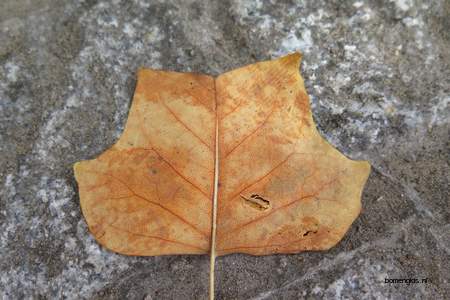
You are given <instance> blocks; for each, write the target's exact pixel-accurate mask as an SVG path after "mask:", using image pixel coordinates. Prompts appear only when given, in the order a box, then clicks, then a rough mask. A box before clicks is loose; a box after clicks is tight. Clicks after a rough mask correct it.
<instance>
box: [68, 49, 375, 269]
mask: <svg viewBox="0 0 450 300" xmlns="http://www.w3.org/2000/svg"><path fill="white" fill-rule="evenodd" d="M300 58H301V56H300V54H292V55H288V56H285V57H282V58H280V59H277V60H273V61H266V62H260V63H257V64H253V65H249V66H246V67H243V68H240V69H237V70H233V71H231V72H227V73H224V74H222V75H220V76H219V77H217V78H213V77H210V76H205V75H198V74H188V73H175V72H165V71H155V70H148V69H144V70H141V71H139V74H138V83H137V87H136V92H135V95H134V99H133V104H132V107H131V110H130V114H129V117H128V122H127V124H126V128H125V131H124V133H123V135H122V137H121V138H120V139H119V141H118V142H117V143H116V144H115V145H114V146H112V147H111V148H110V149H109V150H107V151H106V152H104V153H103V154H101V155H100V156H99V157H98V158H97V159H94V160H89V161H83V162H79V163H77V164H76V165H75V176H76V179H77V181H78V185H79V190H80V202H81V207H82V211H83V214H84V216H85V218H86V220H87V223H88V225H89V229H90V231H91V232H92V234H93V235H94V236H95V237H96V239H97V240H98V241H99V243H100V244H102V245H103V246H105V247H106V248H108V249H111V250H113V251H116V252H119V253H123V254H128V255H165V254H204V253H209V252H211V253H212V263H213V262H214V258H215V256H216V255H225V254H229V253H233V252H242V253H249V254H254V255H265V254H272V253H297V252H300V251H303V250H324V249H329V248H330V247H332V246H334V245H335V244H336V243H337V242H338V241H339V240H340V239H341V238H342V237H343V236H344V234H345V232H346V231H347V230H348V228H349V226H350V225H351V223H352V222H353V221H354V220H355V218H356V217H357V216H358V214H359V212H360V209H361V204H360V197H361V192H362V189H363V186H364V184H365V182H366V180H367V177H368V174H369V172H370V166H369V164H368V163H367V162H364V161H353V160H350V159H348V158H346V157H345V156H344V155H342V154H341V153H340V152H338V151H337V150H336V149H334V148H333V147H332V146H331V145H330V144H328V143H327V142H326V141H325V140H324V139H323V138H322V137H321V136H320V135H319V133H318V132H317V130H316V127H315V124H314V122H313V119H312V115H311V109H310V105H309V99H308V96H307V94H306V91H305V88H304V84H303V79H302V77H301V76H300V74H299V72H298V69H299V65H300ZM216 141H217V142H216ZM215 175H217V178H215ZM215 179H216V180H215ZM215 192H216V193H217V195H216V196H215ZM215 216H216V217H217V219H216V220H217V221H216V222H214V221H213V220H214V217H215ZM213 225H214V226H213ZM214 235H215V237H214ZM211 236H213V238H212V240H211ZM211 245H213V246H211ZM211 247H212V248H211ZM214 252H215V253H214Z"/></svg>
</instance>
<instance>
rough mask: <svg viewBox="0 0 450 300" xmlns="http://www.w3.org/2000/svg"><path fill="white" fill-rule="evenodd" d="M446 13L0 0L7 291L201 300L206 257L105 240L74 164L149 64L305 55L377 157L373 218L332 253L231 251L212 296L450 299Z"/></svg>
mask: <svg viewBox="0 0 450 300" xmlns="http://www.w3.org/2000/svg"><path fill="white" fill-rule="evenodd" d="M449 20H450V2H448V1H446V0H440V1H420V0H397V1H381V0H380V1H338V0H335V1H305V2H303V1H300V2H294V1H264V2H263V1H240V2H239V1H212V2H209V1H199V0H197V1H184V0H183V1H182V0H179V1H176V0H171V1H159V2H158V1H154V2H152V3H151V4H148V2H147V1H144V0H142V1H114V0H113V1H93V0H85V1H57V0H39V1H26V0H3V1H1V3H0V152H1V156H0V257H1V260H0V270H1V272H0V296H1V297H3V298H5V299H15V298H23V297H27V298H68V299H79V298H100V299H103V298H105V299H124V298H131V299H200V298H205V297H206V296H207V289H208V287H207V285H208V257H207V256H171V257H150V258H137V257H126V256H122V255H118V254H114V253H111V252H109V251H107V250H105V249H102V248H101V247H99V246H98V244H97V243H96V242H95V241H94V240H93V238H92V236H91V235H90V234H89V233H88V232H87V227H86V224H85V222H84V220H83V218H82V216H81V213H80V208H79V200H78V196H77V191H76V190H77V187H76V183H75V181H74V177H73V171H72V164H73V163H74V162H75V161H78V160H81V159H87V158H92V157H94V156H96V155H98V154H99V153H101V152H102V151H103V150H104V149H106V148H108V147H109V146H110V145H111V144H112V143H114V141H115V140H116V139H117V138H118V136H119V135H120V133H121V130H122V129H123V126H124V124H125V121H126V117H127V112H128V108H129V105H130V99H131V96H132V93H133V89H134V85H135V78H136V70H137V69H138V68H139V67H143V66H145V67H151V68H163V69H170V70H176V71H196V72H204V73H208V74H214V75H215V74H219V73H221V72H224V71H226V70H230V69H232V68H235V67H238V66H242V65H244V64H249V63H253V62H255V61H259V60H264V59H269V58H271V57H276V56H279V55H282V54H285V53H288V52H292V51H295V50H301V51H302V52H303V53H304V60H303V64H302V72H303V75H304V77H305V82H306V85H307V90H308V91H309V93H310V95H311V101H312V105H313V113H314V118H315V120H316V122H317V124H318V127H319V129H320V131H321V133H322V134H323V135H324V136H325V137H326V138H327V139H328V140H329V141H330V142H331V143H332V144H334V145H335V146H336V147H337V148H339V149H340V150H341V151H343V152H344V153H346V154H347V155H348V156H350V157H352V158H358V159H367V160H369V161H370V162H371V164H372V166H373V169H372V170H373V171H372V173H371V176H370V178H369V181H368V183H367V186H366V190H365V192H364V196H363V207H364V208H363V212H362V214H361V216H360V217H359V218H358V219H357V221H356V222H355V223H354V225H353V226H352V228H351V230H350V231H349V232H348V234H347V235H346V236H345V238H344V239H343V240H342V242H341V243H339V244H338V246H336V247H335V248H333V249H331V250H330V251H327V252H308V253H301V254H297V255H275V256H266V257H252V256H246V255H229V256H226V257H221V258H219V260H218V263H217V282H216V288H217V298H218V299H247V298H252V299H279V298H281V299H297V298H308V299H315V298H331V299H341V298H369V299H382V298H392V299H423V298H428V299H449V298H450V224H449V223H450V208H449V199H450V196H449V181H450V180H449V177H450V166H449V162H450V50H449V49H450V34H449V32H450V31H449V28H450V22H449ZM411 277H412V278H419V280H421V279H422V278H428V283H420V284H411V285H406V284H404V283H403V284H385V283H384V280H385V278H411Z"/></svg>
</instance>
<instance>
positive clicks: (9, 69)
mask: <svg viewBox="0 0 450 300" xmlns="http://www.w3.org/2000/svg"><path fill="white" fill-rule="evenodd" d="M5 69H6V78H7V79H8V80H9V81H10V82H16V81H17V77H18V74H19V70H20V68H19V66H18V65H16V64H15V63H14V62H7V63H6V64H5Z"/></svg>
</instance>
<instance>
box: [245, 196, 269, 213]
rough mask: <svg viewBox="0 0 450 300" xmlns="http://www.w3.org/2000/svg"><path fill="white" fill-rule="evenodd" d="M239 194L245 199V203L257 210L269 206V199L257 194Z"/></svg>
mask: <svg viewBox="0 0 450 300" xmlns="http://www.w3.org/2000/svg"><path fill="white" fill-rule="evenodd" d="M240 196H241V198H242V199H244V200H245V203H247V204H248V205H250V206H251V207H253V208H256V209H258V210H266V209H268V208H269V207H270V201H269V200H267V199H264V198H263V197H261V196H260V195H258V194H252V195H251V196H250V197H245V196H244V195H240Z"/></svg>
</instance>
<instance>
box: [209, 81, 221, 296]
mask: <svg viewBox="0 0 450 300" xmlns="http://www.w3.org/2000/svg"><path fill="white" fill-rule="evenodd" d="M214 90H216V81H215V80H214ZM214 96H215V105H216V107H215V110H216V137H215V153H214V187H213V189H214V190H213V199H212V200H213V205H212V228H211V256H210V266H209V299H210V300H214V266H215V263H216V225H217V194H218V188H219V118H218V116H217V96H216V93H214Z"/></svg>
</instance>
